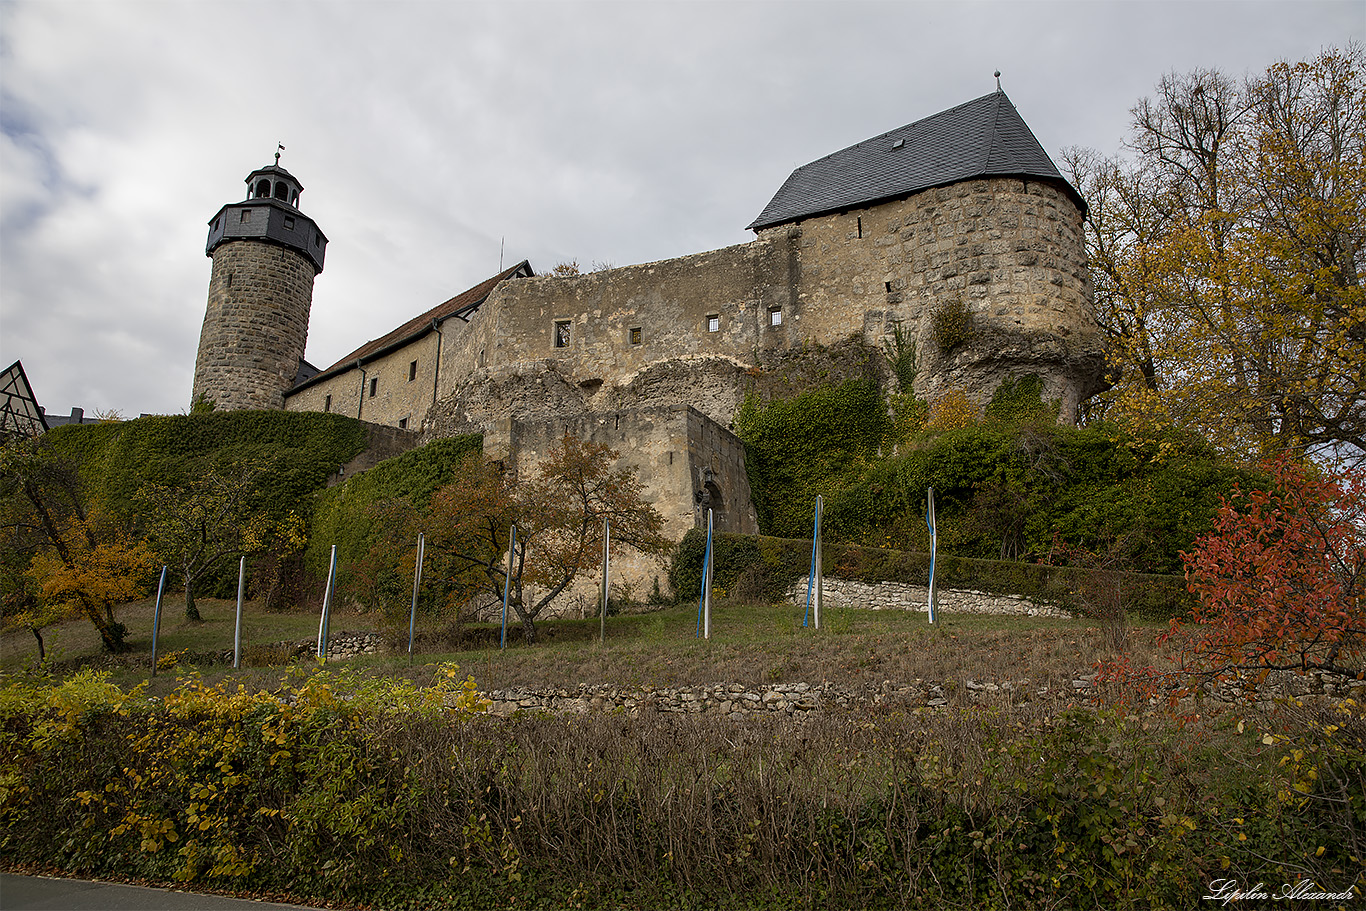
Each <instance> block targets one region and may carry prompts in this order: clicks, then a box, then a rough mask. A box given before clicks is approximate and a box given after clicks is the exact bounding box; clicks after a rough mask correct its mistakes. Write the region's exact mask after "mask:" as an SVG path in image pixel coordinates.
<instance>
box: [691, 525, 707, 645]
mask: <svg viewBox="0 0 1366 911" xmlns="http://www.w3.org/2000/svg"><path fill="white" fill-rule="evenodd" d="M704 608H706V609H708V610H709V609H710V608H711V510H710V509H708V510H707V549H706V551H705V552H704V554H703V556H702V594H701V595H700V596H699V597H698V599H697V634H696V635H695V636H694V637H693V638H694V639H696V638H699V637H701V635H702V629H703V621H702V614H703V610H704ZM706 628H707V629H706V632H707V638H708V639H710V638H711V618H710V617H708V618H707V623H706Z"/></svg>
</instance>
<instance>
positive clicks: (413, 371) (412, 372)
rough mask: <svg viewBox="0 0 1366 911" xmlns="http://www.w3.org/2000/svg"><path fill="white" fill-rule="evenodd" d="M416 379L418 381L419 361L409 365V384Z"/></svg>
mask: <svg viewBox="0 0 1366 911" xmlns="http://www.w3.org/2000/svg"><path fill="white" fill-rule="evenodd" d="M415 379H417V361H413V362H412V363H411V364H409V365H408V382H410V383H411V382H412V381H413V380H415Z"/></svg>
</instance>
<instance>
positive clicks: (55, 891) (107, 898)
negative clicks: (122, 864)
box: [0, 873, 302, 911]
mask: <svg viewBox="0 0 1366 911" xmlns="http://www.w3.org/2000/svg"><path fill="white" fill-rule="evenodd" d="M301 908H302V906H301V905H279V904H276V903H274V902H257V901H250V900H248V899H245V898H225V897H223V896H222V895H202V894H200V893H197V892H172V891H171V890H169V889H148V888H145V887H143V886H125V885H121V884H119V883H98V882H91V881H89V880H85V879H58V878H57V877H52V876H16V875H14V874H12V873H0V909H3V911H295V909H301Z"/></svg>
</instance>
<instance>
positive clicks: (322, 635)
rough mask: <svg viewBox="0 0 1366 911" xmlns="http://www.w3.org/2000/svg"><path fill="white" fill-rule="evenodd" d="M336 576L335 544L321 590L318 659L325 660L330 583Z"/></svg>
mask: <svg viewBox="0 0 1366 911" xmlns="http://www.w3.org/2000/svg"><path fill="white" fill-rule="evenodd" d="M336 578H337V545H335V544H333V545H332V559H331V561H330V562H329V563H328V566H327V588H325V589H324V590H323V613H322V616H321V617H319V618H318V661H319V663H324V662H326V661H327V612H328V609H329V608H330V607H331V606H332V583H333V581H334V580H335V579H336Z"/></svg>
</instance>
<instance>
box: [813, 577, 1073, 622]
mask: <svg viewBox="0 0 1366 911" xmlns="http://www.w3.org/2000/svg"><path fill="white" fill-rule="evenodd" d="M807 581H808V580H807V579H801V580H800V581H798V582H797V583H795V584H794V585H793V586H792V589H791V591H789V592H788V600H790V601H792V602H793V603H795V604H805V603H806V592H807ZM820 591H821V597H822V599H823V602H822V603H823V604H825V605H826V606H828V607H857V608H862V609H865V610H913V611H920V612H921V613H929V594H930V592H929V589H928V588H926V587H925V586H923V585H907V584H906V583H904V582H857V581H854V580H852V579H833V578H830V577H826V578H824V579H822V580H821V586H820ZM935 603H936V605H937V606H936V610H940V611H945V612H947V613H955V614H998V615H1012V614H1013V615H1024V616H1029V617H1070V616H1072V615H1071V614H1069V613H1068V612H1067V611H1065V610H1063V609H1061V608H1059V607H1054V606H1053V605H1051V604H1039V603H1037V602H1034V601H1030V600H1029V599H1028V598H1020V597H1017V596H1015V595H996V594H991V593H989V592H979V591H971V590H969V589H951V588H949V589H938V590H937V591H936V592H935Z"/></svg>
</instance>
